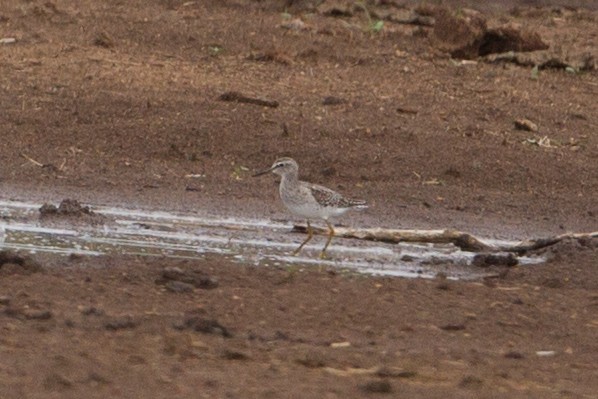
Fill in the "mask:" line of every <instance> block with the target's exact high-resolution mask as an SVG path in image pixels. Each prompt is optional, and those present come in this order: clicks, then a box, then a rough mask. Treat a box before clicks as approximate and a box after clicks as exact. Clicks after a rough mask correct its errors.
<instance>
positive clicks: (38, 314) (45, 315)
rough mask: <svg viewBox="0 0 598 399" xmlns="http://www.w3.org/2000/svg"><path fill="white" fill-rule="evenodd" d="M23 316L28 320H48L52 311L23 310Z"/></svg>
mask: <svg viewBox="0 0 598 399" xmlns="http://www.w3.org/2000/svg"><path fill="white" fill-rule="evenodd" d="M23 316H25V318H26V319H29V320H49V319H51V318H52V312H50V311H49V310H37V309H35V310H31V309H26V310H23Z"/></svg>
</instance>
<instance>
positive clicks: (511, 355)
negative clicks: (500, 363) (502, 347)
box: [505, 351, 525, 359]
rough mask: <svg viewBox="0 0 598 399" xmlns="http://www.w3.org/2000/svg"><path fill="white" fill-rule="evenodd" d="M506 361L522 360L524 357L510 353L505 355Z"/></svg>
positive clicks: (516, 353)
mask: <svg viewBox="0 0 598 399" xmlns="http://www.w3.org/2000/svg"><path fill="white" fill-rule="evenodd" d="M505 357H506V358H507V359H523V358H524V357H525V356H523V354H522V353H521V352H515V351H510V352H507V353H505Z"/></svg>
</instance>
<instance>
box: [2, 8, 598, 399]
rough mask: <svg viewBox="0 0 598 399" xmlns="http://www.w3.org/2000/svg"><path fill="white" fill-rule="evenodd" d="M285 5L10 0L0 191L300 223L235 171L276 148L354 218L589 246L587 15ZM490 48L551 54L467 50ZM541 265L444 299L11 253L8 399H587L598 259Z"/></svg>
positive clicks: (592, 17)
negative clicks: (336, 193)
mask: <svg viewBox="0 0 598 399" xmlns="http://www.w3.org/2000/svg"><path fill="white" fill-rule="evenodd" d="M282 3H284V2H280V1H274V0H271V1H268V0H263V1H249V0H237V1H233V0H228V1H207V2H201V1H196V2H194V1H191V2H186V1H176V0H152V1H126V2H122V1H111V2H95V1H72V0H64V1H54V2H53V1H35V0H34V1H21V0H4V1H3V2H2V7H1V8H0V39H3V40H2V42H1V43H2V44H0V54H1V56H0V90H1V95H0V109H2V112H0V121H1V126H2V130H1V138H2V139H1V140H0V159H1V161H2V168H1V170H0V176H1V179H2V180H1V182H0V187H2V191H1V195H0V196H1V197H2V198H16V199H35V200H40V201H47V200H48V201H58V200H60V199H62V198H66V197H71V198H76V199H78V200H80V201H82V202H84V203H89V204H92V205H93V204H119V205H129V206H141V207H148V208H152V209H169V210H184V211H197V212H207V213H214V214H221V215H230V214H234V215H243V216H250V217H256V216H257V217H262V218H264V217H270V218H277V219H279V218H289V216H288V215H287V214H286V213H285V211H284V209H283V208H282V206H281V205H280V203H279V201H278V199H277V198H276V195H277V190H276V182H275V179H274V178H273V177H269V176H268V177H262V178H260V179H252V178H251V177H250V176H251V174H252V172H253V171H255V170H259V169H262V168H264V167H267V166H269V165H270V164H271V163H272V162H273V160H274V159H275V158H277V157H279V156H292V157H294V158H295V159H297V160H298V161H299V163H300V165H301V174H302V176H303V178H305V179H307V180H312V181H317V182H318V183H321V184H325V185H327V186H329V187H331V188H334V189H338V190H340V191H342V192H343V193H347V194H350V195H352V196H355V197H362V198H366V199H368V200H369V202H370V203H371V208H370V210H369V211H368V212H367V213H362V214H355V215H353V216H351V217H347V218H345V219H343V220H342V221H341V222H343V223H345V224H351V225H363V226H386V227H394V228H444V227H450V228H458V229H463V230H467V231H471V232H474V233H479V234H483V235H485V236H492V237H519V238H524V237H538V236H545V235H549V234H559V233H563V232H568V231H579V232H581V231H596V230H598V205H597V204H598V201H597V200H596V199H597V198H598V173H597V166H598V135H597V134H596V130H597V126H598V102H596V98H598V74H597V72H596V61H595V60H596V57H598V54H597V53H596V45H595V44H596V41H597V40H598V28H597V26H598V24H597V19H598V14H597V12H596V11H595V10H592V9H583V8H575V7H577V6H579V4H577V2H574V1H563V2H560V3H557V2H552V3H550V4H549V3H547V2H543V3H537V4H539V5H540V6H541V7H533V8H532V7H528V6H526V5H525V3H528V2H523V1H522V2H517V1H508V2H503V3H501V2H498V3H496V7H488V8H487V9H483V10H482V11H483V12H484V13H483V14H479V13H476V12H473V11H471V10H469V9H467V8H462V7H461V5H463V4H464V3H459V2H456V1H455V2H451V4H452V7H451V8H449V9H447V10H444V9H442V8H439V7H436V6H430V5H422V4H419V3H415V2H414V3H410V4H411V5H409V6H400V5H397V3H399V2H393V1H377V2H371V3H370V2H368V5H367V7H366V9H367V12H366V11H364V10H363V8H362V7H359V6H356V5H355V2H352V1H346V2H342V1H338V2H335V1H325V2H323V3H322V4H320V6H318V7H314V6H313V5H312V4H311V2H309V1H288V2H287V4H286V5H282ZM374 3H376V4H374ZM559 4H560V5H559ZM368 15H369V19H368ZM414 16H415V17H417V18H414ZM378 21H383V23H382V24H381V23H379V22H378ZM407 22H408V23H407ZM497 32H498V33H497ZM501 32H502V33H501ZM513 32H514V33H513ZM501 34H502V35H503V36H502V39H501V40H503V39H504V38H505V37H507V38H508V39H509V40H513V41H514V42H515V45H516V46H519V48H522V47H525V46H526V45H536V46H537V45H542V44H544V45H546V46H545V47H547V48H545V49H544V50H537V51H534V52H531V53H524V52H522V53H516V54H515V56H512V57H510V58H509V60H508V61H500V60H498V61H497V60H496V59H495V58H496V54H490V55H484V56H483V57H480V56H478V55H479V54H478V52H479V51H481V52H482V53H483V52H484V51H485V50H480V48H483V49H488V48H496V47H499V44H500V45H501V46H503V44H504V43H503V42H500V41H499V39H497V37H499V38H501V36H500V35H501ZM497 35H498V36H497ZM489 38H490V39H492V40H493V41H491V42H489V41H488V40H490V39H489ZM12 39H15V40H14V41H13V40H12ZM538 40H539V41H538ZM511 44H512V43H511ZM540 47H541V46H540ZM501 48H502V47H501ZM472 51H473V53H472ZM451 53H452V54H454V55H455V54H463V55H464V56H465V55H467V54H469V55H468V56H467V58H468V59H466V60H462V59H460V58H456V57H451ZM471 54H473V55H471ZM493 57H494V58H493ZM530 57H531V58H530ZM530 60H531V61H530ZM534 64H537V65H540V68H538V69H537V70H535V69H533V65H534ZM231 93H240V94H241V95H243V96H245V97H246V98H248V99H249V100H250V101H253V102H249V103H248V102H242V101H238V100H239V95H231ZM223 95H224V97H223ZM227 99H229V100H230V99H233V100H235V101H225V100H227ZM255 100H259V101H257V102H258V104H256V101H255ZM526 129H527V130H526ZM298 238H299V237H298ZM546 255H548V257H549V259H550V260H549V262H548V263H546V264H544V265H541V266H534V267H514V268H510V269H505V270H503V273H501V274H500V277H499V278H495V279H489V280H485V281H477V282H455V281H446V280H444V279H442V278H441V277H439V278H438V279H435V280H405V279H391V278H376V277H366V276H358V275H354V274H350V273H343V272H339V271H337V270H314V269H313V268H310V267H307V266H306V267H281V268H256V267H251V266H248V265H247V266H243V265H239V264H233V263H231V262H229V261H227V260H226V259H222V258H218V257H208V258H206V259H205V260H202V261H180V260H172V259H147V258H134V257H104V258H87V257H78V256H71V257H69V258H64V257H54V256H48V255H32V256H31V257H29V255H26V254H21V255H18V256H15V255H11V254H6V253H3V255H2V256H0V260H1V262H0V329H1V331H2V334H0V397H1V398H37V397H43V398H53V397H56V398H71V397H72V398H79V397H107V396H110V397H146V398H148V397H166V396H171V397H194V398H196V397H206V398H213V397H230V398H250V397H256V398H257V397H259V398H266V397H271V398H279V397H289V398H307V397H309V398H311V397H314V398H335V397H368V396H372V397H379V396H384V395H385V396H387V397H408V398H420V397H421V398H446V397H452V398H470V397H471V398H517V397H521V398H551V397H554V398H557V397H558V398H562V397H566V398H596V397H598V396H597V393H596V392H598V366H597V364H598V344H597V342H598V341H597V340H596V336H597V331H598V330H597V329H598V273H597V272H596V271H597V267H598V244H597V243H596V240H583V241H579V242H578V241H571V240H567V241H564V242H561V243H559V244H557V245H556V246H554V247H552V248H550V249H548V250H547V253H546ZM173 268H174V269H173ZM179 269H180V270H179ZM189 285H190V286H189Z"/></svg>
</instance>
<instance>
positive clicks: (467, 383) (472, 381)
mask: <svg viewBox="0 0 598 399" xmlns="http://www.w3.org/2000/svg"><path fill="white" fill-rule="evenodd" d="M483 383H484V382H483V381H482V380H481V379H480V378H478V377H476V376H473V375H467V376H465V377H463V378H462V379H461V381H459V386H460V387H461V388H479V387H480V386H481V385H482V384H483Z"/></svg>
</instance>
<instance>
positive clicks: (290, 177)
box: [280, 171, 299, 185]
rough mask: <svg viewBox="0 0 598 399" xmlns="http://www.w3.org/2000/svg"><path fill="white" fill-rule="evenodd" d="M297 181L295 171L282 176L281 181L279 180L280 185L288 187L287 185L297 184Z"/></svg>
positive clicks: (297, 175) (297, 176) (297, 177)
mask: <svg viewBox="0 0 598 399" xmlns="http://www.w3.org/2000/svg"><path fill="white" fill-rule="evenodd" d="M298 181H299V173H297V172H296V171H291V172H288V173H285V174H284V175H282V179H281V180H280V183H281V184H282V185H289V184H297V182H298Z"/></svg>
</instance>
